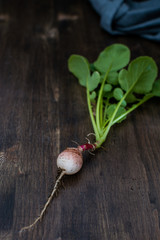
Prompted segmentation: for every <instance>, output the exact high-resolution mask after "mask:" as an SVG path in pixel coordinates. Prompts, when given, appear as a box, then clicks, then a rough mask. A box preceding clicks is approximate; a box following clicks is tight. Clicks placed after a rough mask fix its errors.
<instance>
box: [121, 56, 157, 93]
mask: <svg viewBox="0 0 160 240" xmlns="http://www.w3.org/2000/svg"><path fill="white" fill-rule="evenodd" d="M157 72H158V70H157V65H156V63H155V61H154V60H153V59H152V58H151V57H138V58H136V59H135V60H133V61H132V62H131V63H130V65H129V67H128V71H127V70H125V69H123V70H121V71H120V73H119V83H120V86H121V88H122V89H123V90H125V91H126V92H127V91H130V92H132V93H133V92H135V93H138V94H146V93H148V92H150V91H151V90H152V87H153V83H154V81H155V79H156V77H157Z"/></svg>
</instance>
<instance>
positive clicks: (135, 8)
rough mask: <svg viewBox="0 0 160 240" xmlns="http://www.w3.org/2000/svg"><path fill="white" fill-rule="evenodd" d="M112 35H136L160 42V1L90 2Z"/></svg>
mask: <svg viewBox="0 0 160 240" xmlns="http://www.w3.org/2000/svg"><path fill="white" fill-rule="evenodd" d="M90 2H91V4H92V5H93V7H94V9H95V10H96V11H97V12H98V14H99V15H100V17H101V26H102V27H103V28H104V29H105V30H106V31H108V32H109V33H110V34H113V35H117V34H136V35H140V36H142V37H144V38H147V39H151V40H155V41H158V42H160V0H146V1H142V2H136V1H133V0H125V1H124V0H90Z"/></svg>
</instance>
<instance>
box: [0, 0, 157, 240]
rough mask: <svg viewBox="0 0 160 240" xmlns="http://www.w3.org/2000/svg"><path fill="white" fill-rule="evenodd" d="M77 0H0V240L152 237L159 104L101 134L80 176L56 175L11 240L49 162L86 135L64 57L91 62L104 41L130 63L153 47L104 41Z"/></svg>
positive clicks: (80, 94) (81, 103) (134, 40)
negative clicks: (123, 51) (59, 182)
mask: <svg viewBox="0 0 160 240" xmlns="http://www.w3.org/2000/svg"><path fill="white" fill-rule="evenodd" d="M99 21H100V19H99V16H98V15H97V14H96V13H95V11H94V10H93V9H92V7H91V5H90V4H89V2H88V1H87V0H83V1H82V0H77V1H75V0H67V1H65V0H57V1H54V0H27V1H22V0H14V1H9V0H2V1H0V240H22V239H23V240H102V239H104V240H159V239H160V226H159V224H160V223H159V220H160V146H159V145H160V100H159V99H156V98H155V99H153V100H150V101H149V102H148V103H145V104H144V105H143V106H142V107H140V108H139V109H137V110H136V111H135V112H133V113H132V114H130V116H129V117H128V118H127V120H125V121H124V122H123V123H121V124H119V125H116V126H115V127H113V129H112V130H111V131H110V134H109V136H108V139H107V141H106V142H105V144H104V147H105V150H104V149H101V150H100V151H98V152H97V153H96V155H95V156H91V155H85V163H84V167H83V169H82V170H81V171H80V172H79V173H78V174H76V175H75V176H72V177H71V176H66V177H65V178H64V187H65V188H61V190H60V192H59V194H58V196H57V197H56V198H54V200H53V202H52V204H51V205H50V207H49V209H48V211H47V213H46V215H45V217H44V218H43V221H42V222H41V223H39V224H38V225H37V226H36V227H35V228H34V229H33V230H31V231H30V232H24V233H23V235H22V236H19V234H18V231H19V230H20V228H21V227H23V226H25V225H28V224H30V223H32V222H33V220H34V219H35V218H36V217H37V216H38V215H39V213H40V211H41V209H42V207H43V205H44V203H45V202H46V200H47V198H48V196H49V194H50V193H51V190H52V187H53V184H54V181H55V178H56V175H57V169H56V157H57V155H58V153H59V152H60V151H61V150H63V149H65V148H66V147H67V146H75V145H74V143H73V142H72V140H74V141H77V142H79V143H81V144H82V143H84V142H85V137H86V135H87V134H88V133H90V132H92V126H91V122H90V120H89V114H88V109H87V105H86V96H85V89H83V88H82V87H81V86H79V84H78V82H77V80H76V79H75V78H74V77H73V76H72V75H71V74H70V73H69V71H68V69H67V60H68V58H69V56H70V55H71V54H73V53H76V54H81V55H84V56H86V57H88V58H89V60H90V61H94V60H95V59H96V57H97V56H98V54H99V52H100V51H101V50H103V49H104V48H105V47H106V46H108V45H110V44H112V43H124V44H126V45H128V46H129V47H130V48H131V50H132V57H133V58H135V57H138V56H140V55H149V56H152V57H153V58H154V59H155V60H156V62H157V64H158V66H159V69H160V47H159V44H157V43H154V42H150V41H148V40H144V39H141V38H139V37H135V36H120V37H113V36H110V35H109V34H107V33H106V32H105V31H103V30H102V29H101V28H100V25H99Z"/></svg>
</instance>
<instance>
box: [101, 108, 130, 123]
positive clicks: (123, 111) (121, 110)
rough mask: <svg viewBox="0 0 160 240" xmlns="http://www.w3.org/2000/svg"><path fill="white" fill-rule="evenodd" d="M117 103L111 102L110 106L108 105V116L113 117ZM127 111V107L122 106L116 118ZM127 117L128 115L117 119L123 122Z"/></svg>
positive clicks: (106, 114) (106, 113)
mask: <svg viewBox="0 0 160 240" xmlns="http://www.w3.org/2000/svg"><path fill="white" fill-rule="evenodd" d="M116 107H117V104H111V105H109V107H106V109H105V116H107V118H108V119H111V117H112V115H113V114H114V111H115V110H116ZM125 112H126V109H125V108H124V107H122V106H120V107H119V109H118V111H117V113H116V116H115V119H116V118H118V117H120V116H121V115H122V114H124V113H125ZM125 118H126V116H125V117H124V118H122V119H121V120H119V121H117V122H121V121H123V120H124V119H125Z"/></svg>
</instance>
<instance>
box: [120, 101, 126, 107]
mask: <svg viewBox="0 0 160 240" xmlns="http://www.w3.org/2000/svg"><path fill="white" fill-rule="evenodd" d="M121 106H122V107H124V108H125V107H126V106H127V102H126V101H125V100H123V101H122V103H121Z"/></svg>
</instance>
